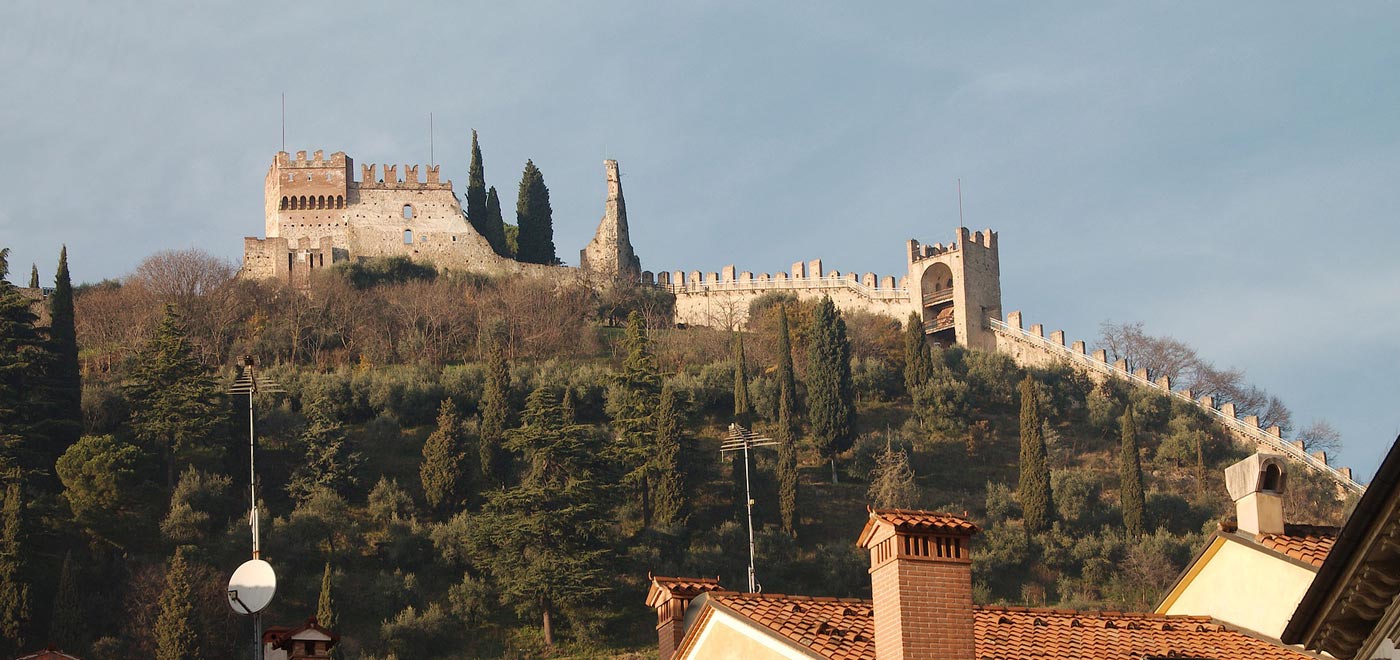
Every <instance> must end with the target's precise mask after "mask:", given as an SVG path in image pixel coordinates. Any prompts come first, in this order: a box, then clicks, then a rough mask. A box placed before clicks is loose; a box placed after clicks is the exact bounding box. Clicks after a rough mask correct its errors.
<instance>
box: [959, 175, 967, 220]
mask: <svg viewBox="0 0 1400 660" xmlns="http://www.w3.org/2000/svg"><path fill="white" fill-rule="evenodd" d="M958 226H959V227H966V226H967V225H966V224H964V223H963V214H962V177H958Z"/></svg>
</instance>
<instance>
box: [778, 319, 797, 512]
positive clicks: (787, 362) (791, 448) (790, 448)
mask: <svg viewBox="0 0 1400 660" xmlns="http://www.w3.org/2000/svg"><path fill="white" fill-rule="evenodd" d="M777 344H778V346H777V349H776V351H777V358H778V366H777V371H778V373H777V381H778V415H777V417H778V433H777V440H778V515H779V517H780V519H781V520H782V527H783V531H784V532H786V533H787V534H788V536H792V537H794V538H795V537H796V536H797V488H798V483H799V482H800V475H799V474H798V471H797V429H798V420H797V380H796V378H795V377H794V376H793V367H792V339H791V337H790V336H789V333H788V317H787V309H786V308H785V307H780V308H779V309H778V342H777Z"/></svg>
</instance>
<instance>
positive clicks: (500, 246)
mask: <svg viewBox="0 0 1400 660" xmlns="http://www.w3.org/2000/svg"><path fill="white" fill-rule="evenodd" d="M489 202H490V200H489V198H488V195H487V193H486V167H485V165H483V164H482V162H481V146H480V145H479V144H478V143H477V139H476V131H475V130H473V131H472V163H471V168H470V169H468V170H467V222H468V223H469V224H471V226H472V228H473V229H475V230H476V232H477V233H478V234H481V236H482V237H483V238H485V239H486V242H487V243H490V244H491V249H492V250H495V251H496V254H499V255H505V254H506V252H507V251H506V247H505V246H506V234H505V227H503V226H502V225H501V222H500V220H499V217H500V212H499V209H498V210H497V214H496V216H497V219H496V220H495V221H494V222H493V221H492V218H491V212H490V207H489Z"/></svg>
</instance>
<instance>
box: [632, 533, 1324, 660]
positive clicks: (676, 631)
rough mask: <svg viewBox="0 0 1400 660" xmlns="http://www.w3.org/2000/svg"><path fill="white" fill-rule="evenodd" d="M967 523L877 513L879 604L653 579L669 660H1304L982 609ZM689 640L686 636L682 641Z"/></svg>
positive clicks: (1196, 626) (1248, 643)
mask: <svg viewBox="0 0 1400 660" xmlns="http://www.w3.org/2000/svg"><path fill="white" fill-rule="evenodd" d="M978 531H980V530H979V529H978V527H977V525H975V524H974V523H972V522H971V521H969V520H967V519H966V518H965V517H961V516H955V515H951V514H946V513H936V512H930V511H910V510H901V509H873V510H871V511H870V516H869V519H868V521H867V522H866V525H865V528H864V529H863V530H862V531H861V533H860V536H859V539H858V545H859V546H860V547H861V548H864V549H865V550H867V551H868V552H869V553H870V583H871V595H872V598H871V599H870V600H865V599H856V598H822V597H813V596H789V595H783V594H752V593H737V592H733V591H728V590H725V589H723V588H721V587H720V585H719V584H718V581H717V580H697V579H691V578H656V577H653V578H652V584H651V589H650V590H649V592H648V594H647V604H648V605H649V606H651V607H653V608H654V609H656V612H657V626H656V628H657V635H658V652H659V657H660V658H661V660H711V659H716V658H746V659H753V660H821V659H827V660H914V659H916V658H918V659H925V658H929V659H938V660H1022V659H1025V660H1030V659H1031V658H1035V659H1046V658H1084V659H1086V660H1144V659H1151V658H1211V659H1215V660H1227V659H1230V660H1235V659H1238V660H1300V659H1302V658H1314V657H1317V656H1313V655H1311V654H1308V653H1304V652H1301V651H1298V650H1296V649H1292V648H1288V647H1285V646H1282V645H1280V644H1278V643H1276V642H1272V641H1270V640H1268V639H1265V638H1263V637H1261V636H1258V635H1254V634H1250V633H1249V632H1246V631H1243V630H1241V629H1239V628H1237V627H1234V626H1230V625H1227V624H1225V623H1223V622H1221V621H1219V620H1217V619H1214V618H1212V617H1208V616H1181V615H1166V614H1155V613H1152V614H1143V613H1129V612H1079V611H1073V610H1054V609H1029V608H1021V607H977V606H975V605H973V603H972V571H971V568H972V560H971V550H972V537H973V536H974V535H975V534H976V533H977V532H978ZM676 640H679V641H676Z"/></svg>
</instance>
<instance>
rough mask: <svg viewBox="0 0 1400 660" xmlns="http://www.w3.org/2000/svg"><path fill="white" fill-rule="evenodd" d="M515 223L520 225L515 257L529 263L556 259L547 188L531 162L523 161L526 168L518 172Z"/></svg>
mask: <svg viewBox="0 0 1400 660" xmlns="http://www.w3.org/2000/svg"><path fill="white" fill-rule="evenodd" d="M515 224H516V226H517V227H519V228H520V234H519V237H518V238H517V239H516V241H517V243H518V244H519V248H518V250H517V252H516V255H515V258H516V260H518V261H523V262H525V263H531V264H553V263H556V262H557V261H558V258H557V257H556V256H555V254H554V211H553V210H552V209H550V207H549V188H547V187H545V185H544V175H543V174H541V173H540V169H539V168H538V167H535V163H534V161H529V160H527V161H525V171H524V172H523V173H522V174H521V175H520V193H519V196H518V197H517V199H516V202H515Z"/></svg>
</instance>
